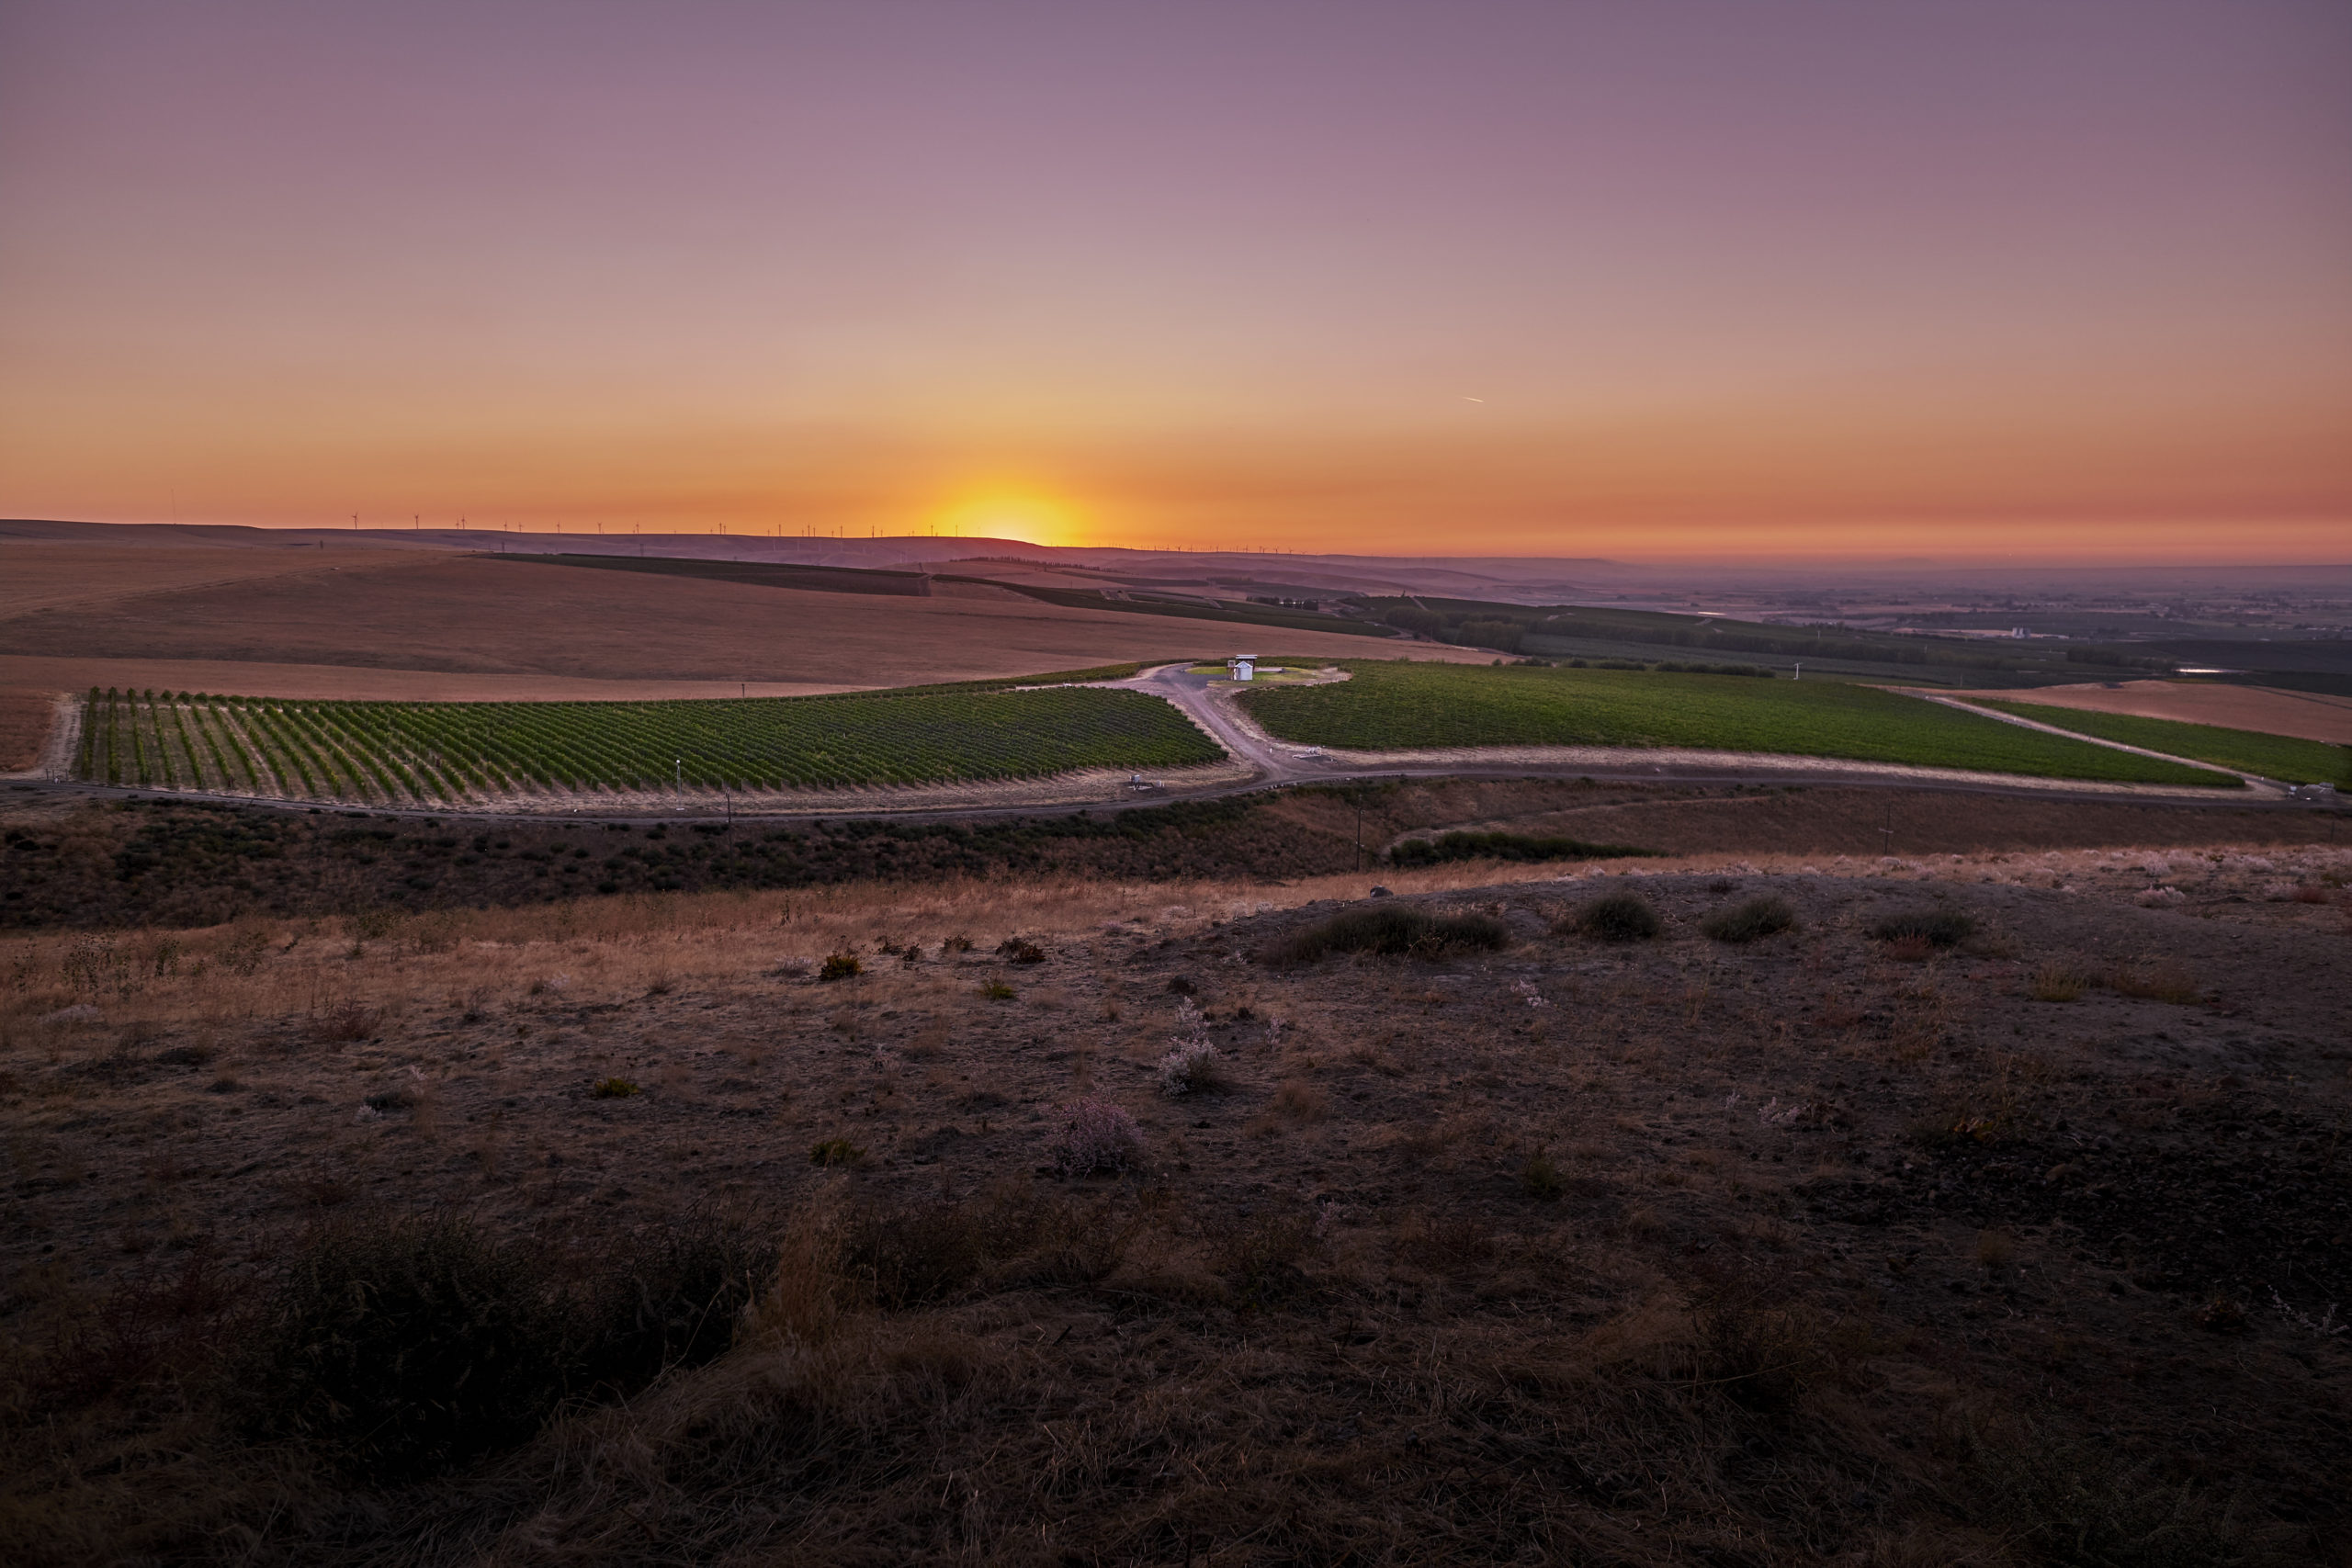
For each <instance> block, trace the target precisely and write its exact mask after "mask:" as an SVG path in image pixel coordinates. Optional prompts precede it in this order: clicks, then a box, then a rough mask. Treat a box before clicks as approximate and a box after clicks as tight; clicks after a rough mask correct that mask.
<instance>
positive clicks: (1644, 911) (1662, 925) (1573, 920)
mask: <svg viewBox="0 0 2352 1568" xmlns="http://www.w3.org/2000/svg"><path fill="white" fill-rule="evenodd" d="M1557 929H1558V930H1559V931H1561V932H1562V933H1563V934H1566V933H1567V932H1571V931H1573V932H1577V933H1580V934H1582V935H1585V936H1589V937H1591V938H1593V939H1594V940H1596V941H1599V942H1648V941H1651V940H1652V939H1654V938H1655V937H1657V934H1658V933H1659V932H1660V931H1664V930H1665V929H1666V921H1665V920H1664V919H1662V918H1660V916H1659V915H1658V912H1657V905H1655V904H1652V903H1651V902H1650V901H1649V900H1648V899H1646V898H1645V897H1642V896H1641V895H1640V894H1638V893H1632V892H1618V893H1610V894H1604V895H1603V896H1601V897H1599V898H1595V899H1594V900H1593V901H1592V902H1590V903H1589V904H1587V905H1585V906H1584V907H1583V908H1580V909H1577V911H1575V912H1574V913H1573V914H1571V915H1569V916H1568V917H1567V918H1566V919H1565V920H1563V921H1561V922H1560V924H1559V926H1558V928H1557Z"/></svg>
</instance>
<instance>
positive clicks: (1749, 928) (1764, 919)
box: [1699, 897, 1797, 942]
mask: <svg viewBox="0 0 2352 1568" xmlns="http://www.w3.org/2000/svg"><path fill="white" fill-rule="evenodd" d="M1796 923H1797V912H1796V911H1795V910H1794V909H1792V908H1789V904H1788V900H1787V899H1785V898H1769V897H1768V898H1750V899H1747V901H1746V902H1744V903H1739V904H1735V905H1732V906H1731V907H1730V908H1724V909H1717V910H1716V911H1715V912H1714V913H1713V914H1712V915H1709V916H1708V917H1707V918H1706V919H1705V920H1704V921H1702V922H1701V924H1700V927H1699V929H1700V930H1701V931H1705V932H1706V933H1707V934H1708V935H1709V936H1711V937H1713V939H1714V940H1715V941H1717V942H1756V941H1759V940H1760V939H1762V938H1764V937H1768V936H1778V935H1780V934H1781V932H1782V931H1793V930H1795V929H1796Z"/></svg>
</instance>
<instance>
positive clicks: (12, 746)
mask: <svg viewBox="0 0 2352 1568" xmlns="http://www.w3.org/2000/svg"><path fill="white" fill-rule="evenodd" d="M56 719H57V704H56V700H55V699H54V698H53V697H52V696H51V694H49V693H47V692H9V691H0V773H25V772H28V771H29V770H30V769H31V768H32V766H33V764H34V763H35V762H38V761H40V750H41V747H42V745H43V744H44V743H45V742H46V741H47V740H48V739H49V732H50V728H51V726H52V725H53V724H54V723H55V722H56Z"/></svg>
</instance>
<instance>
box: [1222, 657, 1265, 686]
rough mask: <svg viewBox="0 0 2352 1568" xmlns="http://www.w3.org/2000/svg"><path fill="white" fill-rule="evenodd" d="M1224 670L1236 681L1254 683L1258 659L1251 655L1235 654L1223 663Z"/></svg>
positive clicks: (1256, 675)
mask: <svg viewBox="0 0 2352 1568" xmlns="http://www.w3.org/2000/svg"><path fill="white" fill-rule="evenodd" d="M1225 668H1226V671H1227V673H1228V674H1230V675H1231V676H1232V677H1233V678H1234V679H1235V680H1237V681H1254V680H1256V679H1257V678H1258V657H1257V655H1255V654H1252V653H1237V654H1235V655H1234V656H1233V657H1232V658H1230V659H1228V660H1226V661H1225Z"/></svg>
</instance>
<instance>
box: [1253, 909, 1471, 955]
mask: <svg viewBox="0 0 2352 1568" xmlns="http://www.w3.org/2000/svg"><path fill="white" fill-rule="evenodd" d="M1509 945H1510V927H1509V926H1506V925H1504V924H1503V923H1502V921H1500V920H1498V919H1495V918H1494V917H1493V916H1492V915H1432V914H1430V912H1429V911H1428V910H1426V909H1418V908H1413V907H1412V906H1410V905H1405V904H1383V905H1380V906H1378V907H1377V908H1369V909H1349V910H1345V911H1343V912H1342V913H1340V914H1337V915H1334V916H1332V917H1331V918H1330V919H1327V920H1321V921H1318V922H1317V923H1316V924H1314V925H1311V926H1307V927H1306V928H1305V929H1303V930H1300V931H1293V932H1291V933H1290V934H1289V935H1288V936H1285V937H1283V939H1282V940H1280V941H1279V942H1275V943H1274V944H1273V945H1272V946H1271V947H1270V948H1268V949H1267V950H1266V953H1265V957H1266V961H1267V962H1268V963H1272V964H1311V963H1313V962H1314V961H1315V960H1317V959H1318V958H1322V957H1325V956H1327V955H1328V954H1330V953H1388V954H1410V955H1413V956H1416V957H1425V958H1434V957H1439V956H1442V954H1444V953H1450V952H1455V951H1459V950H1464V949H1470V948H1487V949H1490V950H1491V949H1496V948H1501V947H1506V946H1509Z"/></svg>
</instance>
